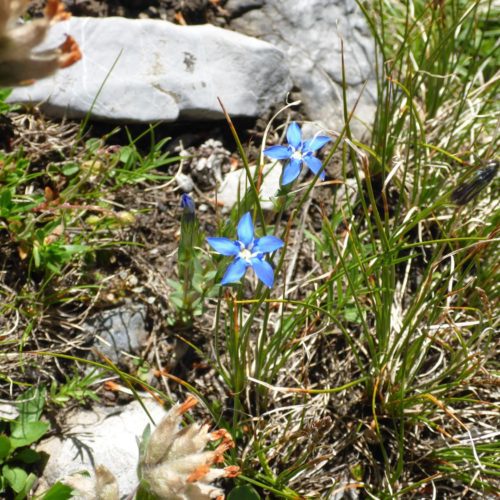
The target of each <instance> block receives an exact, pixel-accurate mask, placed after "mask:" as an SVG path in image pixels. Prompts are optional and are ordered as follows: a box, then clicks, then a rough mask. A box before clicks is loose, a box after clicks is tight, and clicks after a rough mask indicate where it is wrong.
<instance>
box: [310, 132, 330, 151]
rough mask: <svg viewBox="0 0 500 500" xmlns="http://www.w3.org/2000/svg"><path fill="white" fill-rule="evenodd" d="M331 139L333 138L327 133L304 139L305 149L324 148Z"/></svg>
mask: <svg viewBox="0 0 500 500" xmlns="http://www.w3.org/2000/svg"><path fill="white" fill-rule="evenodd" d="M330 141H331V139H330V138H329V137H327V136H326V135H317V136H316V137H313V138H312V139H308V140H307V141H304V151H316V150H318V149H319V148H322V147H323V146H324V145H325V144H327V143H328V142H330Z"/></svg>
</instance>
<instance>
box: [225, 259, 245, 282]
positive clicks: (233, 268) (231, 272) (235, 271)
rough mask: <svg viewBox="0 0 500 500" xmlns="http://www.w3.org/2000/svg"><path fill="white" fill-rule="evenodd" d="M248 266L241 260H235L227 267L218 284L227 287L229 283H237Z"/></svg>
mask: <svg viewBox="0 0 500 500" xmlns="http://www.w3.org/2000/svg"><path fill="white" fill-rule="evenodd" d="M249 265H250V264H248V262H246V261H245V260H243V259H240V258H238V257H237V258H236V259H234V260H233V262H231V264H229V266H227V269H226V272H225V273H224V276H223V278H222V281H221V282H220V283H221V285H228V284H229V283H234V282H235V281H239V280H240V278H242V277H243V275H244V274H245V271H246V270H247V267H248V266H249Z"/></svg>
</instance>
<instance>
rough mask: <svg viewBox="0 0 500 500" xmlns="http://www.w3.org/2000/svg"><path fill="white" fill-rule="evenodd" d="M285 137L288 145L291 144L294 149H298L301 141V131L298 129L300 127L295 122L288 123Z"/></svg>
mask: <svg viewBox="0 0 500 500" xmlns="http://www.w3.org/2000/svg"><path fill="white" fill-rule="evenodd" d="M286 139H287V141H288V144H290V146H293V147H294V148H295V149H299V148H300V145H301V143H302V132H301V131H300V127H299V126H298V125H297V123H296V122H292V123H290V125H288V129H287V131H286Z"/></svg>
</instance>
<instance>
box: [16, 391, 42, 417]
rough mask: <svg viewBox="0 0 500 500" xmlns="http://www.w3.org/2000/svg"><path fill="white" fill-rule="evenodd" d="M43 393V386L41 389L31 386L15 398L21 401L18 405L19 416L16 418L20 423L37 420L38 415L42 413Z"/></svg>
mask: <svg viewBox="0 0 500 500" xmlns="http://www.w3.org/2000/svg"><path fill="white" fill-rule="evenodd" d="M45 394H46V390H45V388H44V387H42V388H41V389H40V388H38V387H32V388H31V389H28V390H27V391H24V392H23V393H22V394H21V395H20V396H19V397H18V398H17V400H18V401H19V402H21V404H20V405H19V417H18V419H17V421H18V422H19V423H20V424H26V423H28V422H38V420H40V415H41V414H42V411H43V407H44V406H45Z"/></svg>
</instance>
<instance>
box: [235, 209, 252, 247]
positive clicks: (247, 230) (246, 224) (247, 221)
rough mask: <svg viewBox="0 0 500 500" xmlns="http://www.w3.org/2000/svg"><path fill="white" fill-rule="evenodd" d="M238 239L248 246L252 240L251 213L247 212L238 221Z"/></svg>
mask: <svg viewBox="0 0 500 500" xmlns="http://www.w3.org/2000/svg"><path fill="white" fill-rule="evenodd" d="M238 239H239V240H240V241H241V242H242V243H243V244H244V245H245V247H247V248H248V245H250V243H252V241H253V222H252V214H251V213H250V212H247V213H246V214H245V215H244V216H243V217H242V218H241V219H240V222H238Z"/></svg>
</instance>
